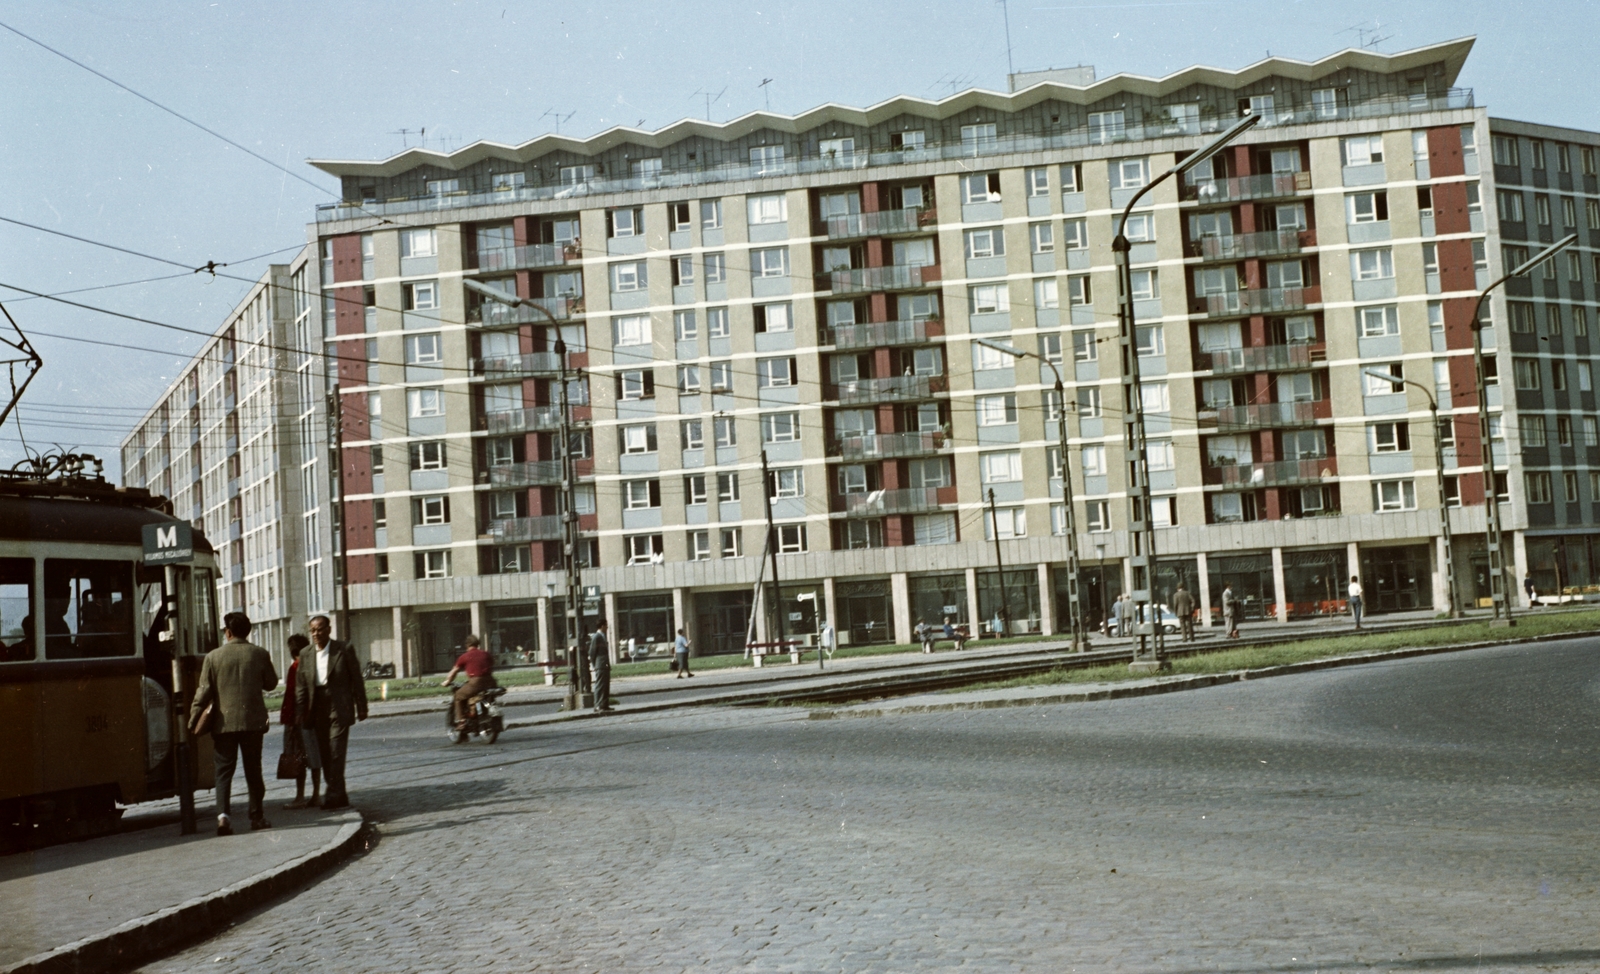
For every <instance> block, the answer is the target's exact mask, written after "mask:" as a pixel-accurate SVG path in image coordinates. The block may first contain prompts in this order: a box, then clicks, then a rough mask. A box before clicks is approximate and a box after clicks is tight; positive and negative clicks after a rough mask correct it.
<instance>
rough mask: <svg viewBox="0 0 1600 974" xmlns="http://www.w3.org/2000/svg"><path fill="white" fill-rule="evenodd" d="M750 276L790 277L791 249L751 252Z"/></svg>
mask: <svg viewBox="0 0 1600 974" xmlns="http://www.w3.org/2000/svg"><path fill="white" fill-rule="evenodd" d="M750 274H751V276H752V277H788V276H789V248H788V247H768V248H765V249H763V250H752V251H750Z"/></svg>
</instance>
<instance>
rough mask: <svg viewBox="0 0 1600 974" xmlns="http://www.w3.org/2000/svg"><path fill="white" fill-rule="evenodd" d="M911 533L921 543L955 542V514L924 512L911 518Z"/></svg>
mask: <svg viewBox="0 0 1600 974" xmlns="http://www.w3.org/2000/svg"><path fill="white" fill-rule="evenodd" d="M911 535H912V538H913V539H914V542H915V543H916V544H919V545H930V544H955V543H956V516H955V515H954V514H922V515H918V516H917V517H914V518H912V519H911Z"/></svg>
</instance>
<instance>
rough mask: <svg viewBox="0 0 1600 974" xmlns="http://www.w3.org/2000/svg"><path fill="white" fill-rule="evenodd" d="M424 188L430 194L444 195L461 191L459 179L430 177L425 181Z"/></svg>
mask: <svg viewBox="0 0 1600 974" xmlns="http://www.w3.org/2000/svg"><path fill="white" fill-rule="evenodd" d="M423 188H424V189H425V190H426V191H427V193H428V195H429V196H444V195H447V194H449V193H459V192H461V180H459V179H430V180H428V181H427V182H425V183H423Z"/></svg>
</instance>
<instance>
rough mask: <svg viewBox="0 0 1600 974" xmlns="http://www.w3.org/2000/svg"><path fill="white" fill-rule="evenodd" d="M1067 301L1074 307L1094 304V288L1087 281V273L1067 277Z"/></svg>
mask: <svg viewBox="0 0 1600 974" xmlns="http://www.w3.org/2000/svg"><path fill="white" fill-rule="evenodd" d="M1067 303H1068V304H1070V305H1071V306H1072V307H1074V308H1083V307H1088V306H1089V305H1092V304H1094V289H1093V287H1092V286H1091V285H1090V283H1089V275H1087V274H1080V275H1078V276H1076V277H1069V278H1067Z"/></svg>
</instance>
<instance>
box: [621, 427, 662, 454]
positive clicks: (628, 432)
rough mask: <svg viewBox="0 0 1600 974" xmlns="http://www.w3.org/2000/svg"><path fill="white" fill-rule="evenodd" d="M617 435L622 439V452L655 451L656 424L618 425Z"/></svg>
mask: <svg viewBox="0 0 1600 974" xmlns="http://www.w3.org/2000/svg"><path fill="white" fill-rule="evenodd" d="M618 436H619V438H620V439H621V441H622V452H623V453H654V452H656V424H654V423H640V424H638V425H635V426H621V427H618Z"/></svg>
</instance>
